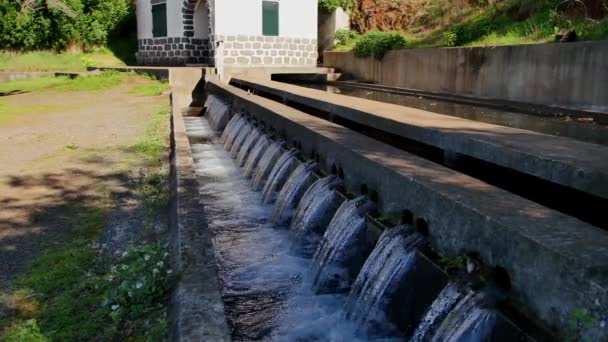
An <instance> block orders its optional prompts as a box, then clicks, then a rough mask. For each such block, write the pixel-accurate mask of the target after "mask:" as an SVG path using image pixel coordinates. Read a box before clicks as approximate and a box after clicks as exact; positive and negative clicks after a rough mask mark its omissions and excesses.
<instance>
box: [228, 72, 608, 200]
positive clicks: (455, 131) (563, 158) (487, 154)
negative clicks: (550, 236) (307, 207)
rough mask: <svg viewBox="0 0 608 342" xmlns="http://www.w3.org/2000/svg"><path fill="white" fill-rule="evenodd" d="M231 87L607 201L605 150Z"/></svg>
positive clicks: (319, 97)
mask: <svg viewBox="0 0 608 342" xmlns="http://www.w3.org/2000/svg"><path fill="white" fill-rule="evenodd" d="M232 82H233V83H235V84H237V85H240V86H244V87H247V88H250V89H255V90H258V91H261V92H265V93H269V94H272V95H275V96H278V97H279V98H282V99H285V100H287V101H292V102H294V103H298V104H302V105H307V106H310V107H314V108H318V109H320V110H322V111H325V112H329V113H331V115H334V116H338V117H342V118H344V119H348V120H350V121H354V122H356V123H359V124H363V125H366V126H370V127H374V128H376V129H379V130H382V131H385V132H388V133H392V134H395V135H398V136H402V137H406V138H408V139H412V140H415V141H418V142H421V143H424V144H427V145H431V146H435V147H438V148H441V149H443V150H448V151H453V152H457V153H460V154H463V155H466V156H470V157H474V158H477V159H480V160H484V161H487V162H490V163H494V164H497V165H500V166H503V167H506V168H510V169H513V170H516V171H519V172H522V173H525V174H529V175H532V176H536V177H539V178H542V179H545V180H548V181H551V182H553V183H557V184H560V185H563V186H566V187H570V188H574V189H576V190H580V191H583V192H587V193H591V194H593V195H595V196H599V197H602V198H608V149H607V148H606V147H604V146H601V145H595V144H589V143H584V142H580V141H576V140H572V139H567V138H561V137H556V136H551V135H546V134H541V133H536V132H532V131H527V130H522V129H515V128H510V127H503V126H498V125H492V124H487V123H483V122H478V121H472V120H466V119H461V118H457V117H452V116H448V115H442V114H437V113H432V112H428V111H424V110H419V109H415V108H409V107H404V106H398V105H393V104H388V103H382V102H376V101H370V100H365V99H358V98H354V97H350V96H344V95H339V94H332V93H328V92H325V91H320V90H315V89H309V88H304V87H299V86H295V85H291V84H286V83H280V82H274V81H267V80H263V79H258V78H233V79H232Z"/></svg>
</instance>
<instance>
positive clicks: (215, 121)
mask: <svg viewBox="0 0 608 342" xmlns="http://www.w3.org/2000/svg"><path fill="white" fill-rule="evenodd" d="M204 107H205V108H207V118H208V121H209V125H210V126H211V128H213V129H214V130H216V131H221V130H222V129H224V127H225V126H226V123H227V122H228V112H229V111H230V107H229V106H228V105H227V104H226V103H225V102H224V101H223V100H222V99H220V98H219V97H217V96H215V95H209V96H208V97H207V100H206V101H205V105H204Z"/></svg>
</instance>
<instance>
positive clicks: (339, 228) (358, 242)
mask: <svg viewBox="0 0 608 342" xmlns="http://www.w3.org/2000/svg"><path fill="white" fill-rule="evenodd" d="M374 208H375V205H374V203H373V202H372V201H370V200H369V198H368V197H367V196H361V197H358V198H355V199H353V200H349V201H346V202H344V203H343V204H342V205H341V206H340V208H338V211H337V212H336V214H335V215H334V217H333V219H332V220H331V222H330V223H329V226H328V227H327V230H326V231H325V235H323V239H322V240H321V244H320V245H319V248H318V249H317V251H316V252H315V255H314V258H313V266H312V268H313V270H312V273H313V275H314V286H315V288H316V289H317V291H319V292H328V291H331V292H341V291H347V290H348V289H349V288H350V285H351V283H352V281H353V280H354V277H356V274H357V272H358V271H359V268H360V267H361V265H362V264H363V261H364V258H363V257H362V256H363V255H362V254H363V253H361V251H363V250H365V247H364V245H365V233H366V228H367V227H366V222H365V214H367V213H369V212H370V211H371V210H373V209H374Z"/></svg>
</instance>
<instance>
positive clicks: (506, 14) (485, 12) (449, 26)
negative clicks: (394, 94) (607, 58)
mask: <svg viewBox="0 0 608 342" xmlns="http://www.w3.org/2000/svg"><path fill="white" fill-rule="evenodd" d="M607 15H608V0H582V1H578V0H565V1H562V0H452V1H448V0H380V1H376V0H355V2H354V3H352V5H351V25H352V27H353V29H354V30H356V31H358V32H360V33H361V32H363V33H365V32H368V31H398V32H400V33H401V34H402V35H403V36H404V37H405V39H406V40H407V42H408V47H439V46H486V45H510V44H531V43H545V42H551V41H555V36H556V34H559V33H562V32H568V31H572V30H574V31H576V35H577V38H578V40H599V39H608V16H607ZM342 36H347V37H348V39H342V40H341V41H340V44H338V46H337V47H336V48H337V49H339V50H340V49H341V50H344V49H350V48H351V47H352V46H353V45H354V44H355V43H356V42H357V35H356V34H349V35H342Z"/></svg>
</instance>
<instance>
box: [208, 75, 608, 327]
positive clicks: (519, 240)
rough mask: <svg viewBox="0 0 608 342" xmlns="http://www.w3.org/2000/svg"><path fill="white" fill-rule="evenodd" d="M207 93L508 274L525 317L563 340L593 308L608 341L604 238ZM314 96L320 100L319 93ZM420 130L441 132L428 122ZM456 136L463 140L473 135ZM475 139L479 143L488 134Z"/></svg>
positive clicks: (607, 239)
mask: <svg viewBox="0 0 608 342" xmlns="http://www.w3.org/2000/svg"><path fill="white" fill-rule="evenodd" d="M281 86H282V87H287V86H286V85H281ZM207 87H208V89H209V91H210V92H212V93H217V94H219V95H228V96H231V97H232V98H233V99H234V107H233V108H235V109H245V110H247V111H248V112H250V113H252V114H253V116H254V117H255V118H256V119H257V120H259V121H261V122H263V123H264V125H265V126H266V127H267V128H272V129H274V130H275V132H277V133H278V134H281V135H282V136H284V137H286V138H287V139H288V140H289V141H291V142H292V143H294V142H296V143H297V144H299V145H301V146H302V149H303V151H304V152H305V153H306V154H308V155H316V156H318V159H319V161H320V164H321V166H322V167H323V168H325V169H326V170H329V169H331V167H332V166H338V167H339V168H341V169H343V170H344V175H345V185H346V188H347V190H349V191H353V192H355V193H356V192H358V190H359V189H360V188H361V186H362V185H363V184H365V185H366V186H367V187H368V188H369V189H373V190H375V191H377V193H378V195H379V202H378V203H379V206H380V208H381V211H382V212H383V213H384V214H385V215H388V216H391V215H393V216H396V215H400V213H401V212H402V211H403V210H404V209H407V210H410V211H412V212H413V213H414V214H415V216H416V217H420V218H423V219H425V220H426V222H427V223H428V227H429V232H430V239H431V242H432V243H433V245H434V247H435V248H437V249H438V250H440V251H441V252H442V253H445V254H446V255H448V256H450V255H456V254H460V253H464V252H468V251H476V252H479V254H480V256H481V258H482V259H483V261H484V262H486V263H487V264H489V265H491V266H499V267H503V268H504V269H505V270H506V271H507V273H508V274H509V275H510V277H511V279H510V280H511V283H512V285H513V294H514V301H515V303H516V305H518V306H520V307H521V308H522V310H524V311H525V312H526V313H527V315H528V316H529V317H535V318H537V319H539V320H541V321H543V322H544V323H545V324H547V325H549V326H550V327H552V328H553V329H555V331H556V332H558V333H560V334H562V335H564V336H565V335H566V334H568V323H569V314H570V313H571V312H572V311H574V310H576V309H579V308H587V309H588V310H589V312H590V314H591V315H592V316H593V317H595V318H597V322H598V323H597V324H598V325H594V326H593V327H591V330H592V331H593V334H595V335H594V336H597V337H598V338H602V337H603V338H605V337H606V336H608V335H607V334H608V332H607V331H606V329H604V328H601V327H600V326H599V322H601V321H602V320H605V319H607V318H606V317H605V313H606V312H608V288H607V287H606V284H607V283H608V279H606V274H607V273H606V270H608V247H607V246H608V234H606V233H605V232H604V231H601V230H599V229H598V228H595V227H593V226H590V225H588V224H585V223H583V222H581V221H579V220H576V219H573V218H571V217H568V216H566V215H563V214H561V213H558V212H556V211H553V210H550V209H547V208H545V207H542V206H540V205H538V204H536V203H533V202H530V201H528V200H525V199H523V198H521V197H518V196H515V195H513V194H511V193H508V192H506V191H503V190H500V189H497V188H495V187H492V186H490V185H488V184H485V183H482V182H480V181H478V180H476V179H473V178H471V177H468V176H465V175H462V174H459V173H456V172H454V171H451V170H449V169H446V168H444V167H441V166H439V165H437V164H434V163H431V162H428V161H426V160H424V159H421V158H418V157H415V156H413V155H411V154H409V153H406V152H403V151H401V150H398V149H396V148H392V147H390V146H387V145H384V144H382V143H380V142H378V141H375V140H372V139H370V138H367V137H365V136H362V135H360V134H357V133H354V132H352V131H350V130H348V129H346V128H344V127H341V126H338V125H335V124H332V123H330V122H327V121H325V120H321V119H318V118H315V117H312V116H310V115H307V114H304V113H302V112H300V111H298V110H295V109H293V108H290V107H287V106H284V105H282V104H279V103H277V102H275V101H271V100H267V99H263V98H260V97H258V96H255V95H250V94H247V92H244V91H242V90H240V89H236V88H234V87H230V86H226V85H223V84H219V83H214V82H211V83H209V84H208V85H207ZM315 94H317V95H318V96H317V98H324V96H322V95H321V94H320V92H318V91H317V92H315ZM323 95H325V93H323ZM328 102H329V101H328ZM317 103H318V104H319V105H320V106H321V107H322V108H327V107H329V106H330V105H328V104H327V103H325V104H324V103H323V102H320V103H319V102H317ZM357 104H359V103H357ZM361 104H362V105H363V107H364V108H368V109H369V108H370V106H372V105H371V104H369V103H368V104H365V105H364V104H363V103H361ZM373 105H374V107H376V106H378V107H381V106H382V105H384V104H376V103H374V104H373ZM394 107H397V106H392V107H391V108H390V109H395V108H394ZM414 114H415V113H414ZM443 118H445V117H443ZM391 119H393V120H395V121H396V120H397V118H395V117H394V116H391ZM419 119H420V118H419ZM450 119H453V120H447V124H449V125H450V126H452V128H458V127H456V126H457V124H461V125H465V124H467V121H466V120H461V119H457V120H456V119H455V118H450ZM420 120H421V119H420ZM423 122H425V123H426V126H430V127H432V128H435V126H436V125H435V124H434V123H433V121H432V120H427V121H423ZM440 125H441V124H440ZM481 126H483V125H481ZM460 128H461V129H462V130H463V131H465V133H463V135H464V136H465V137H467V136H468V133H466V132H467V131H468V130H472V128H470V127H460ZM473 132H474V133H471V134H473V135H474V137H476V138H480V139H482V138H484V137H485V136H491V135H490V134H489V133H486V134H483V132H476V131H474V130H473ZM500 132H501V131H499V133H500ZM461 133H462V132H461ZM437 135H438V136H439V137H441V135H440V134H437ZM505 135H506V134H505ZM537 136H538V134H534V133H527V135H526V137H528V138H530V139H533V138H535V137H537ZM492 137H493V136H492ZM517 137H518V136H517V135H514V138H515V139H516V140H518V142H520V143H521V142H522V141H521V138H520V139H517ZM541 137H546V136H542V135H541ZM468 138H469V139H471V138H472V137H470V136H468ZM530 146H531V145H530ZM543 148H549V146H543ZM566 151H567V149H566ZM493 152H495V151H493Z"/></svg>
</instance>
